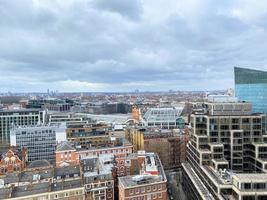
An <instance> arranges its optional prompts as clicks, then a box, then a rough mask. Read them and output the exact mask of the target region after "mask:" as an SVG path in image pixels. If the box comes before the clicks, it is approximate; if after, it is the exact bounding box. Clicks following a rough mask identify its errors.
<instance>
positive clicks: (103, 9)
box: [0, 0, 267, 93]
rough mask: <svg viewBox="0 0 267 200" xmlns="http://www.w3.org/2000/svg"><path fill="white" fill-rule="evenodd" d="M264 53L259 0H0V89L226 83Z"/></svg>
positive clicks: (265, 24) (265, 23)
mask: <svg viewBox="0 0 267 200" xmlns="http://www.w3.org/2000/svg"><path fill="white" fill-rule="evenodd" d="M266 56H267V1H266V0H260V1H255V0H223V1H216V0H12V1H11V0H0V93H1V92H7V91H11V92H45V91H47V89H48V88H49V89H50V90H58V91H60V92H115V91H116V92H123V91H135V90H136V89H139V90H140V91H159V90H160V91H167V90H170V89H171V90H214V89H227V88H231V87H232V88H233V87H234V81H233V78H234V75H233V67H234V66H239V67H249V68H253V69H261V70H267V57H266Z"/></svg>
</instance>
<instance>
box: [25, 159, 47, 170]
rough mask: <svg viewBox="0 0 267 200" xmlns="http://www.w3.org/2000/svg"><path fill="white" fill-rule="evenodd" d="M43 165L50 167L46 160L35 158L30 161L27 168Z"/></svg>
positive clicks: (41, 166)
mask: <svg viewBox="0 0 267 200" xmlns="http://www.w3.org/2000/svg"><path fill="white" fill-rule="evenodd" d="M43 167H51V164H50V163H49V162H48V161H47V160H36V161H32V162H31V163H30V164H29V166H28V168H43Z"/></svg>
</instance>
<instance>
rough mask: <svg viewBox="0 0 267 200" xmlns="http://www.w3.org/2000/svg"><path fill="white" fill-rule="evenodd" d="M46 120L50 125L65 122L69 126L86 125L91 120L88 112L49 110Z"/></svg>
mask: <svg viewBox="0 0 267 200" xmlns="http://www.w3.org/2000/svg"><path fill="white" fill-rule="evenodd" d="M46 120H47V122H48V124H50V125H58V124H62V123H64V124H66V126H67V127H68V126H72V125H85V124H88V123H89V122H90V119H89V118H88V117H87V115H86V114H83V113H74V112H49V113H48V114H47V119H46Z"/></svg>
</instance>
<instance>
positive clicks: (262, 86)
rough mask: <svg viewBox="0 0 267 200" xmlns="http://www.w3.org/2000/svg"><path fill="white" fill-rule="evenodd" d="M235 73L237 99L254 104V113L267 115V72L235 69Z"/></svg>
mask: <svg viewBox="0 0 267 200" xmlns="http://www.w3.org/2000/svg"><path fill="white" fill-rule="evenodd" d="M234 73H235V95H236V97H238V98H239V100H241V101H247V102H250V103H252V108H253V112H255V113H265V114H267V72H265V71H260V70H253V69H246V68H239V67H235V68H234Z"/></svg>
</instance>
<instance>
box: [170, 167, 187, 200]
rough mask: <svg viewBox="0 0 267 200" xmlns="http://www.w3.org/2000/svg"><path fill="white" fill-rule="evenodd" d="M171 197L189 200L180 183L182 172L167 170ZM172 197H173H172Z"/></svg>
mask: <svg viewBox="0 0 267 200" xmlns="http://www.w3.org/2000/svg"><path fill="white" fill-rule="evenodd" d="M166 175H167V179H168V190H169V195H170V199H173V200H187V199H186V197H185V194H184V191H183V189H182V186H181V184H180V180H181V175H182V173H181V172H166ZM171 197H172V198H171Z"/></svg>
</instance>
